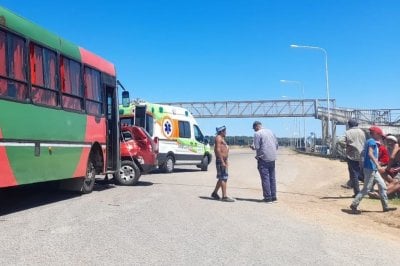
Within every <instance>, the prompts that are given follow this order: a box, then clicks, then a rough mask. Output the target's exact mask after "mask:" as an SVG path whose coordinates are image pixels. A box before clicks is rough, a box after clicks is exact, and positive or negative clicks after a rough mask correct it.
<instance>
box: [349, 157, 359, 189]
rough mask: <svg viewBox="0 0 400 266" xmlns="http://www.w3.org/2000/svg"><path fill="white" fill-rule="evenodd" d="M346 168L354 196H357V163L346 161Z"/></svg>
mask: <svg viewBox="0 0 400 266" xmlns="http://www.w3.org/2000/svg"><path fill="white" fill-rule="evenodd" d="M347 166H348V169H349V175H350V182H351V186H352V187H353V192H354V195H357V194H358V193H359V192H360V185H359V184H358V182H359V180H361V176H362V174H361V168H360V162H359V161H353V160H350V159H347Z"/></svg>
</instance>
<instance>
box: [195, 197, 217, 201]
mask: <svg viewBox="0 0 400 266" xmlns="http://www.w3.org/2000/svg"><path fill="white" fill-rule="evenodd" d="M199 198H200V199H204V200H216V199H214V198H212V197H205V196H199ZM216 201H218V200H216Z"/></svg>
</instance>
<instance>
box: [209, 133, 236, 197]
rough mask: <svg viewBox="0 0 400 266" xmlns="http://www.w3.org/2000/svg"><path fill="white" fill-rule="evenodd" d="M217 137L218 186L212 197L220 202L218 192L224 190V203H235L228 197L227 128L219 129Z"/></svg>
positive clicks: (215, 146)
mask: <svg viewBox="0 0 400 266" xmlns="http://www.w3.org/2000/svg"><path fill="white" fill-rule="evenodd" d="M216 130H217V136H216V137H215V144H214V153H215V165H216V167H217V179H218V181H217V184H216V185H215V189H214V192H213V193H212V194H211V197H212V198H214V199H216V200H219V199H221V198H220V196H219V195H218V190H219V189H220V188H221V190H222V199H221V200H222V201H226V202H234V201H235V200H234V199H233V198H231V197H228V196H227V195H226V183H227V181H228V154H229V147H228V144H227V143H226V141H225V136H226V127H225V126H221V127H217V128H216Z"/></svg>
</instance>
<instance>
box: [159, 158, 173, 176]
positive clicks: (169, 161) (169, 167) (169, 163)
mask: <svg viewBox="0 0 400 266" xmlns="http://www.w3.org/2000/svg"><path fill="white" fill-rule="evenodd" d="M174 167H175V160H174V157H173V156H172V155H167V158H166V159H165V162H164V163H163V164H162V166H161V170H162V171H163V172H164V173H172V172H173V171H174Z"/></svg>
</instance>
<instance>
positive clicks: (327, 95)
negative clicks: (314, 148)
mask: <svg viewBox="0 0 400 266" xmlns="http://www.w3.org/2000/svg"><path fill="white" fill-rule="evenodd" d="M290 47H291V48H305V49H314V50H320V51H322V52H323V53H324V55H325V78H326V98H327V101H328V102H327V109H328V138H329V137H330V124H331V112H330V97H329V75H328V53H327V52H326V50H325V49H324V48H321V47H318V46H310V45H297V44H292V45H290ZM329 146H330V143H329ZM329 148H331V147H329Z"/></svg>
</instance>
